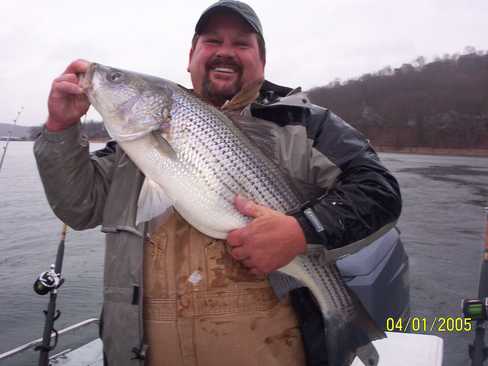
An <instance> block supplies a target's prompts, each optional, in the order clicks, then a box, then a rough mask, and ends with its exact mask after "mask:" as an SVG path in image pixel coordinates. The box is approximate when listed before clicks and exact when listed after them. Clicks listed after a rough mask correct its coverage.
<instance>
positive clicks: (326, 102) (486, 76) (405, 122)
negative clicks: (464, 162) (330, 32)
mask: <svg viewBox="0 0 488 366" xmlns="http://www.w3.org/2000/svg"><path fill="white" fill-rule="evenodd" d="M309 95H310V98H311V100H312V101H313V102H314V103H316V104H319V105H322V106H324V107H327V108H329V109H331V110H332V111H333V112H334V113H336V114H338V115H339V116H341V117H342V118H344V119H345V120H346V121H347V122H349V123H350V124H352V125H354V126H355V127H356V128H358V129H359V130H360V131H362V132H363V133H364V134H365V135H366V136H367V137H368V138H369V139H370V140H371V141H372V143H373V144H374V145H376V146H380V147H381V146H382V147H391V148H396V149H401V148H405V147H409V148H411V147H417V148H435V149H488V53H485V52H472V53H469V54H465V55H462V56H459V55H452V56H449V55H446V56H444V58H443V59H437V60H435V61H434V62H430V63H425V60H424V59H423V58H422V57H419V58H418V59H417V60H416V62H415V63H413V64H404V65H402V66H401V67H400V68H397V69H391V67H386V68H384V69H383V70H381V71H379V72H377V73H374V74H367V75H363V76H362V77H360V78H359V79H356V80H349V81H346V82H339V81H337V82H334V83H331V84H329V85H327V86H324V87H319V88H314V89H312V90H310V91H309Z"/></svg>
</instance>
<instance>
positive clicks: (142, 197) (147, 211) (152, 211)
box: [136, 177, 173, 225]
mask: <svg viewBox="0 0 488 366" xmlns="http://www.w3.org/2000/svg"><path fill="white" fill-rule="evenodd" d="M172 206H173V202H172V201H171V199H170V198H169V197H168V196H167V195H166V193H165V192H164V190H163V188H162V187H161V186H160V185H159V184H157V183H156V182H154V181H153V180H151V179H150V178H148V177H146V178H145V179H144V183H143V184H142V188H141V192H140V193H139V199H138V201H137V215H136V225H138V224H139V223H141V222H146V221H150V220H151V219H153V218H154V217H157V216H160V215H162V214H163V213H165V212H166V211H167V210H168V209H169V208H170V207H172Z"/></svg>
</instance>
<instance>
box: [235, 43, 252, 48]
mask: <svg viewBox="0 0 488 366" xmlns="http://www.w3.org/2000/svg"><path fill="white" fill-rule="evenodd" d="M236 46H237V47H239V48H248V47H249V44H248V43H246V42H238V43H236Z"/></svg>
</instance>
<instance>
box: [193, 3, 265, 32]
mask: <svg viewBox="0 0 488 366" xmlns="http://www.w3.org/2000/svg"><path fill="white" fill-rule="evenodd" d="M219 10H230V11H232V12H234V13H236V14H237V15H239V16H240V17H241V18H242V19H243V20H244V21H245V22H246V23H247V24H249V25H250V26H251V28H252V29H253V30H254V31H255V32H256V33H257V34H258V36H260V37H261V38H263V27H262V25H261V22H260V21H259V18H258V16H257V14H256V12H255V11H254V10H253V9H252V8H251V7H250V6H249V5H247V4H246V3H243V2H242V1H237V0H220V1H217V2H216V3H214V4H212V5H210V6H209V7H208V8H207V9H206V10H205V11H204V12H203V13H202V15H200V19H198V22H197V24H196V25H195V33H197V34H200V32H201V30H202V28H203V26H204V25H205V23H206V22H207V20H208V18H209V16H210V15H212V14H214V13H216V12H218V11H219ZM263 39H264V38H263Z"/></svg>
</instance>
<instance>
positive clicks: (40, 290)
mask: <svg viewBox="0 0 488 366" xmlns="http://www.w3.org/2000/svg"><path fill="white" fill-rule="evenodd" d="M67 229H68V226H67V225H66V224H63V230H62V232H61V241H60V242H59V245H58V252H57V254H56V263H55V264H51V268H50V269H49V271H46V272H43V273H41V274H40V275H39V277H38V278H37V279H36V281H35V282H34V291H35V292H36V293H37V294H39V295H46V294H47V293H50V296H49V304H48V308H47V311H46V310H44V314H45V315H46V320H45V322H44V333H43V336H42V343H41V344H40V345H39V346H37V347H36V348H35V350H36V351H40V354H39V364H38V365H39V366H49V352H50V351H51V350H53V349H54V348H55V347H56V345H57V344H58V332H57V331H56V329H54V322H55V321H56V320H57V319H58V318H59V316H60V315H61V312H60V311H59V310H56V298H57V296H58V288H59V287H60V286H61V285H62V284H63V283H64V278H62V277H61V270H62V267H63V258H64V241H65V239H66V231H67ZM52 333H54V344H53V345H51V334H52Z"/></svg>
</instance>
